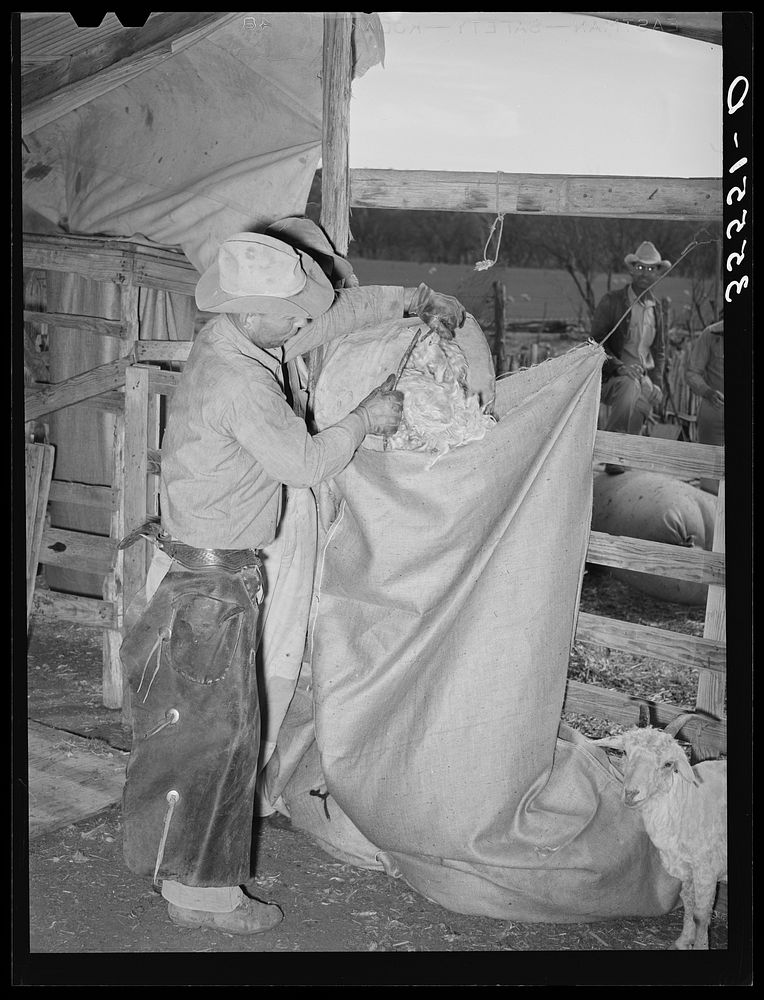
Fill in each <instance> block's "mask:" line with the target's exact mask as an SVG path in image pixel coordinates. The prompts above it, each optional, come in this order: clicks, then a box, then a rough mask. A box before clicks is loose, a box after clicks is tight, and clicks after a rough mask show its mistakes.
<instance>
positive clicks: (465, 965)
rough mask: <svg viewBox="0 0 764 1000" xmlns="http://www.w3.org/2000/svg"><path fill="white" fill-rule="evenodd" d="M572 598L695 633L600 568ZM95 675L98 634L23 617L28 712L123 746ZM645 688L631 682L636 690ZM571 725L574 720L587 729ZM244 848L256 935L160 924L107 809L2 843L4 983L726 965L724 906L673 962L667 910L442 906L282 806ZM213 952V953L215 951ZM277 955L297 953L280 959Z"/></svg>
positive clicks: (582, 659)
mask: <svg viewBox="0 0 764 1000" xmlns="http://www.w3.org/2000/svg"><path fill="white" fill-rule="evenodd" d="M582 607H583V608H585V609H586V610H594V611H596V610H597V609H598V608H599V609H600V612H601V613H605V614H614V609H615V608H616V607H621V608H622V609H623V608H628V612H629V614H631V616H632V619H633V617H634V616H635V615H637V616H638V617H640V616H641V619H642V620H646V619H647V620H649V621H651V623H657V624H659V625H661V627H667V628H681V629H682V630H685V631H688V632H692V633H693V634H702V622H703V613H702V609H687V608H681V607H680V606H675V605H662V606H658V603H657V602H652V601H650V599H643V598H641V597H639V596H638V595H635V594H634V592H632V591H628V590H627V588H626V587H625V586H624V585H623V584H620V583H619V582H618V581H615V580H612V578H610V577H608V576H607V574H596V573H593V574H591V575H590V574H587V577H586V578H585V581H584V593H583V598H582ZM616 616H617V615H616ZM623 617H627V616H626V615H624V616H623ZM656 618H657V619H658V620H657V622H656ZM607 652H608V651H599V653H598V651H597V650H596V649H595V650H594V652H593V653H592V654H589V655H588V656H587V654H584V653H582V652H581V651H580V650H579V651H574V656H573V657H572V660H571V673H572V675H575V676H578V677H580V678H584V677H585V678H586V679H589V680H591V681H592V682H594V683H600V684H603V686H615V685H614V684H612V683H611V682H612V675H613V661H612V657H609V656H608V655H606V653H607ZM621 666H622V669H621V674H622V675H627V674H628V673H629V671H628V669H627V668H625V667H623V665H621ZM640 668H641V669H642V670H643V671H645V669H646V668H645V665H644V664H640V665H637V667H636V668H635V672H634V677H637V678H638V674H639V669H640ZM608 671H610V674H608ZM100 675H101V640H100V636H99V635H98V633H96V632H94V631H93V630H90V629H85V628H82V627H80V626H77V625H73V624H65V623H60V622H57V623H44V622H35V623H33V628H32V632H31V637H30V640H29V644H28V652H27V705H28V719H29V720H32V721H34V722H36V723H40V724H42V725H44V726H46V727H51V728H52V729H53V730H56V731H59V732H60V733H61V735H62V738H65V737H66V735H67V734H77V735H78V736H82V737H86V738H87V739H88V740H91V741H92V744H91V746H92V748H93V752H94V753H99V752H100V753H103V752H106V753H108V752H109V751H110V750H122V751H126V750H129V747H130V732H129V730H128V729H127V728H125V727H123V725H122V723H121V718H120V713H119V711H112V710H108V709H105V708H104V707H103V706H102V704H101V697H100V683H101V676H100ZM649 675H650V679H651V683H652V687H653V688H657V689H658V690H659V691H660V692H662V696H663V700H667V701H674V702H675V703H677V704H681V703H682V700H683V699H687V698H688V697H690V692H691V690H692V678H686V677H685V678H681V677H679V678H678V677H677V676H676V672H673V673H671V675H670V676H669V675H665V676H658V675H656V671H655V670H654V669H653V670H649ZM627 683H628V681H627ZM631 683H633V684H639V683H643V682H642V681H640V680H639V679H637V680H632V681H631ZM655 693H656V691H654V690H650V691H645V690H642V691H641V694H642V695H643V696H644V697H649V696H654V695H655ZM688 704H689V703H688ZM572 721H573V723H574V724H576V725H578V727H579V728H581V729H582V730H583V731H587V726H589V727H592V726H596V725H597V724H598V723H597V722H596V721H595V720H588V721H587V720H572ZM599 725H600V727H601V726H602V723H601V722H600V723H599ZM605 731H607V730H605ZM588 734H589V735H598V733H596V732H589V733H588ZM255 844H256V859H255V866H254V867H255V872H256V874H255V875H254V877H253V879H252V881H251V883H250V885H249V887H248V888H249V890H250V891H251V894H252V895H254V896H255V897H257V898H259V899H265V900H270V901H274V902H276V903H278V904H279V906H280V907H281V908H282V909H283V911H284V915H285V916H284V920H283V922H282V923H281V924H279V925H278V926H277V927H276V928H274V929H273V930H272V931H270V932H268V933H266V934H263V935H257V936H254V937H251V938H246V937H236V936H233V935H228V934H221V933H219V932H215V931H211V930H207V929H202V930H193V929H185V928H178V927H175V926H174V925H173V924H172V923H170V921H169V919H168V917H167V913H166V905H165V903H164V901H163V900H162V898H161V896H160V895H158V894H157V893H156V892H154V891H153V890H152V888H151V885H150V884H149V881H148V879H146V878H143V877H140V876H136V875H133V874H132V873H131V872H130V871H129V870H128V869H127V868H126V866H125V865H124V863H123V860H122V849H121V824H120V810H119V806H118V805H114V806H112V807H110V808H108V809H106V810H104V811H103V812H101V813H99V814H98V815H95V816H92V817H91V818H89V819H87V820H83V821H81V822H78V823H75V824H73V825H70V826H66V827H65V828H63V829H59V830H56V831H54V832H52V833H48V834H46V835H43V836H41V837H39V838H37V839H35V840H33V841H32V842H31V843H30V844H28V851H27V843H26V842H25V840H24V838H23V837H21V838H18V839H17V841H16V848H15V858H14V864H15V869H16V870H17V872H19V871H21V875H20V878H19V880H18V882H17V887H16V892H15V896H14V905H13V915H14V940H15V945H16V949H15V975H14V980H15V982H16V984H17V985H24V984H32V983H40V982H41V983H48V984H51V985H61V984H66V983H70V982H72V981H75V982H81V983H87V982H91V981H94V980H95V981H96V982H100V983H102V984H105V983H111V982H115V983H116V984H127V983H140V984H155V983H156V984H176V985H185V984H197V983H203V982H206V983H209V982H214V983H222V984H233V983H241V984H273V985H277V984H284V983H292V984H301V985H306V986H315V985H318V984H333V985H350V984H360V985H369V984H378V983H391V984H398V985H409V984H420V985H424V984H431V985H435V984H450V983H453V984H466V983H473V984H485V985H488V984H505V983H506V984H511V983H524V984H525V983H527V984H535V983H572V984H587V983H601V982H605V983H615V984H625V983H641V982H645V983H657V982H666V983H672V982H679V983H694V982H699V983H712V984H715V983H726V982H728V977H729V975H730V974H731V973H730V970H729V968H728V967H727V961H726V960H728V959H729V958H730V957H731V953H730V952H729V951H728V927H727V916H726V913H717V914H715V915H714V918H713V921H712V924H711V930H710V944H711V950H710V951H709V952H708V953H707V954H702V953H697V954H695V953H690V956H689V959H688V953H677V952H669V951H667V950H666V949H668V948H669V945H670V944H671V942H672V941H673V940H674V939H675V938H676V937H677V935H678V934H679V931H680V928H681V911H680V910H675V911H674V912H672V913H671V914H669V915H667V916H665V917H660V918H650V919H632V920H615V921H607V922H598V923H591V924H520V923H515V922H511V921H504V920H496V919H493V918H485V917H475V916H469V915H464V914H459V913H455V912H452V911H450V910H446V909H444V908H443V907H441V906H440V905H438V904H436V903H432V902H430V901H429V900H427V899H426V898H424V897H423V896H422V895H420V894H419V893H418V892H415V891H414V890H412V889H411V888H410V887H409V886H408V885H407V884H406V883H405V882H404V881H403V880H400V879H399V880H395V879H392V878H389V877H388V876H387V875H385V874H383V873H379V872H370V871H366V870H362V869H357V868H354V867H352V866H350V865H347V864H340V863H338V862H337V861H335V860H334V859H333V858H332V857H330V856H329V855H327V854H325V853H324V852H323V851H322V850H321V848H319V847H318V846H316V845H315V844H314V843H313V842H312V841H311V840H310V839H309V838H308V837H307V836H306V835H304V834H303V833H302V832H300V831H298V830H295V829H292V828H291V827H290V825H289V823H288V821H286V820H285V819H283V818H282V817H279V818H278V820H277V821H275V822H274V821H273V820H264V821H262V822H261V824H260V827H259V829H258V830H257V831H256V836H255ZM27 854H28V857H27ZM27 860H28V883H27V882H26V878H27V871H26V862H27ZM27 884H28V898H27V897H26V895H25V890H26V887H27ZM646 951H649V952H651V953H652V954H651V955H650V957H649V959H647V960H646V959H645V957H644V956H643V955H640V954H639V953H643V952H646ZM552 952H554V953H556V954H555V955H554V956H552V955H547V954H545V953H552ZM222 953H225V954H226V956H227V957H226V961H225V962H224V963H220V962H219V960H218V961H217V962H215V961H214V960H213V959H214V956H216V955H219V954H222ZM281 953H297V954H299V955H301V956H302V957H301V958H299V959H297V961H294V960H292V961H290V960H285V959H283V958H281V957H279V956H280V955H281ZM502 953H511V954H502ZM540 953H544V954H540ZM562 953H573V954H572V955H571V954H562ZM592 953H598V954H597V955H594V954H592ZM603 953H613V954H610V955H607V954H603ZM659 953H660V954H659ZM250 955H252V956H255V955H256V956H257V958H256V959H254V960H252V959H249V956H250ZM393 956H395V957H393ZM690 959H691V960H690ZM720 960H721V967H720ZM664 963H667V964H664ZM659 970H661V971H659ZM239 977H241V978H239ZM656 977H657V978H656Z"/></svg>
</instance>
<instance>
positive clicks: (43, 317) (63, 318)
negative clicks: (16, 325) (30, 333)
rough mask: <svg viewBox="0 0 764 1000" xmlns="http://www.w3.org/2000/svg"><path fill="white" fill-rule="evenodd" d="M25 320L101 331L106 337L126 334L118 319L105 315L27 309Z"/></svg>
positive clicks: (84, 330)
mask: <svg viewBox="0 0 764 1000" xmlns="http://www.w3.org/2000/svg"><path fill="white" fill-rule="evenodd" d="M24 322H25V323H42V324H47V323H50V325H51V326H62V327H65V328H66V329H71V330H82V331H83V332H87V333H100V334H101V335H102V336H104V337H123V336H124V334H125V328H124V326H123V324H122V323H120V321H119V320H118V319H105V318H104V317H103V316H79V315H76V314H75V313H50V312H38V311H37V310H35V309H25V310H24Z"/></svg>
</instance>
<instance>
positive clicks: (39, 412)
mask: <svg viewBox="0 0 764 1000" xmlns="http://www.w3.org/2000/svg"><path fill="white" fill-rule="evenodd" d="M23 263H24V275H25V285H26V286H27V287H32V286H34V288H35V289H36V298H35V307H34V308H30V309H27V308H25V311H24V322H25V338H26V342H27V344H26V346H27V349H28V351H32V350H33V349H34V345H35V344H37V345H38V346H39V344H40V343H41V342H42V341H45V342H47V344H48V346H49V347H50V345H52V344H53V342H54V341H55V339H56V338H57V337H58V336H60V335H61V331H64V330H65V331H68V332H69V334H71V331H73V330H74V331H80V332H81V333H82V334H83V335H85V334H87V336H88V337H89V338H90V339H91V340H92V339H93V337H94V336H95V339H96V340H98V339H99V338H109V339H110V340H111V342H112V343H114V344H116V345H118V355H119V356H118V357H116V358H114V359H112V360H109V361H106V362H104V363H101V364H95V365H93V366H92V367H90V368H86V369H85V370H83V371H80V372H78V373H76V374H74V375H72V376H71V377H69V378H67V379H65V380H63V381H61V382H56V383H53V384H45V383H44V382H42V380H40V379H36V378H32V377H28V381H29V384H28V385H27V387H26V393H25V396H26V398H25V404H26V411H25V421H26V428H27V445H26V448H27V463H28V468H29V467H30V466H32V465H34V466H35V467H36V465H37V464H39V462H38V457H37V455H38V452H39V449H40V448H45V447H50V442H48V441H47V440H46V436H47V432H46V423H45V421H46V419H47V418H48V417H49V416H50V415H51V414H53V413H56V412H59V411H62V410H64V409H67V408H68V409H72V410H77V411H78V412H82V413H83V414H84V416H85V419H86V420H87V419H88V418H89V415H93V414H95V413H98V412H107V413H109V414H111V416H112V417H113V435H112V438H111V441H110V444H109V447H108V449H107V450H108V452H109V454H108V456H107V457H108V464H109V467H110V470H111V474H110V476H109V477H106V479H107V481H104V482H83V481H77V480H76V479H73V478H66V479H64V478H60V477H59V476H58V475H57V469H58V466H59V464H60V461H59V460H60V458H61V456H62V455H63V454H64V453H65V452H67V451H76V449H77V447H78V442H77V441H76V440H70V439H66V438H64V439H60V440H54V441H52V444H53V445H54V446H55V449H56V452H57V456H56V466H55V467H54V471H53V475H52V478H51V479H50V486H49V498H50V500H51V501H57V502H59V503H66V504H69V505H73V506H75V507H77V508H78V509H82V510H85V511H86V512H87V511H93V513H94V514H95V512H98V513H100V514H101V515H105V516H106V518H107V520H108V533H105V532H103V531H102V532H101V533H97V532H94V531H89V530H87V529H82V528H79V529H77V530H72V529H67V528H60V527H54V526H52V525H51V523H50V517H49V516H48V517H46V516H45V512H44V510H42V512H41V513H40V512H39V511H40V508H41V503H40V491H39V487H38V488H36V489H32V490H31V492H30V495H29V496H28V508H29V509H28V515H29V516H28V518H27V521H28V525H29V524H30V523H31V525H32V529H31V535H30V532H29V530H28V540H29V538H30V537H31V538H32V539H34V538H35V537H36V538H37V541H36V543H35V545H36V549H37V551H38V556H37V559H38V560H39V565H40V567H42V568H43V570H45V569H46V568H49V567H58V568H65V569H70V570H73V571H75V572H76V571H83V570H84V571H87V572H88V573H90V574H95V575H96V577H97V578H98V579H100V580H101V596H100V597H94V596H83V595H82V594H78V593H70V592H69V593H68V592H66V591H65V590H56V589H46V588H45V587H44V586H41V585H38V586H36V587H35V586H34V582H35V576H36V574H37V570H38V566H37V563H34V564H33V565H31V566H30V565H29V563H28V569H27V575H28V583H29V584H30V588H29V593H30V595H31V598H30V600H31V604H30V607H29V610H30V614H31V615H32V616H33V617H34V616H37V617H39V618H41V619H49V620H50V619H52V620H60V621H70V622H76V623H78V624H80V625H82V626H86V627H89V628H93V629H97V630H100V631H101V632H102V633H103V636H104V650H103V687H102V695H103V703H104V705H105V706H107V707H109V708H115V709H116V708H120V707H121V708H122V713H123V719H124V720H125V721H126V722H127V721H129V719H128V718H127V699H125V698H124V697H123V686H124V678H123V674H122V665H121V661H120V658H119V646H120V643H121V640H122V632H123V623H124V612H125V608H126V607H127V605H128V604H129V602H130V600H131V599H132V597H133V596H134V595H135V594H136V593H137V592H138V590H139V589H140V588H141V587H142V586H143V584H144V582H145V578H146V573H147V567H148V557H149V552H148V545H147V543H146V542H145V541H143V540H141V541H139V542H138V543H137V544H135V545H133V546H131V547H130V548H128V549H125V550H120V549H119V548H118V542H119V539H120V538H122V537H123V536H124V535H125V534H127V532H129V531H130V530H132V529H133V528H135V527H137V526H138V525H140V524H142V523H143V522H144V521H145V520H146V518H147V516H150V515H153V514H156V513H157V512H158V485H159V473H160V467H161V451H160V444H161V441H160V437H161V427H162V423H163V421H162V408H163V405H164V403H165V402H166V400H167V399H168V398H170V397H171V396H172V393H173V391H174V389H175V387H176V385H177V383H178V379H179V378H180V371H179V369H181V368H182V363H183V362H184V361H185V359H186V358H187V356H188V352H189V350H190V347H191V344H192V343H193V341H192V340H173V339H167V330H166V329H164V330H161V329H160V326H161V324H160V325H159V326H157V325H156V324H155V325H154V327H153V331H152V332H154V333H155V334H156V333H157V331H159V332H160V334H161V336H162V337H163V338H164V339H159V338H157V337H156V336H154V337H152V338H151V339H144V336H143V334H145V330H143V329H142V323H141V316H142V313H141V304H142V298H143V297H144V296H145V295H146V294H147V293H148V292H156V291H157V290H158V291H160V292H167V293H170V294H171V295H172V296H175V295H180V296H182V297H184V298H185V297H188V296H190V297H191V302H193V292H194V287H195V284H196V280H197V278H198V275H197V272H196V270H195V269H194V268H193V267H192V265H191V264H190V262H189V261H188V260H187V258H186V257H185V255H184V254H183V253H182V252H180V251H173V250H167V249H158V248H156V247H153V246H147V245H144V244H142V243H133V242H130V241H123V240H109V239H95V238H92V237H75V236H70V235H62V236H58V235H56V236H48V235H46V236H40V235H32V234H29V235H27V236H26V237H25V240H24V262H23ZM55 273H65V274H69V275H76V276H78V277H79V278H82V279H84V280H86V281H87V282H93V283H98V284H99V285H102V286H104V287H107V286H108V288H109V290H110V293H111V292H113V291H114V286H116V287H117V288H118V290H119V294H118V295H117V296H116V300H115V301H117V302H118V312H119V316H118V318H114V317H111V318H109V317H105V316H101V315H84V314H72V313H67V312H65V311H62V310H60V308H59V307H58V306H57V307H56V308H55V309H53V308H51V309H49V308H48V305H47V303H46V302H45V301H44V295H41V294H40V290H41V289H42V290H43V292H44V289H45V288H46V287H47V278H48V277H50V276H51V275H52V274H55ZM112 311H113V310H112ZM197 318H198V317H197ZM41 333H43V334H44V337H42V338H41ZM40 353H42V352H40ZM39 360H40V359H38V361H39ZM26 367H27V371H28V372H30V373H33V372H34V371H36V372H37V373H38V374H39V373H40V372H41V371H42V367H41V366H40V365H39V364H38V365H37V366H36V364H35V359H34V358H31V357H30V359H29V363H28V365H27V366H26ZM593 457H594V462H595V463H600V462H608V463H612V464H626V465H629V466H630V467H632V468H634V469H643V470H649V471H652V472H659V473H665V474H668V475H673V476H682V477H683V478H687V479H690V478H696V477H697V478H701V477H702V478H710V479H717V480H719V493H718V497H717V500H716V521H715V531H714V543H713V551H711V552H706V551H703V550H698V549H687V548H683V547H679V546H673V545H667V544H664V543H661V542H653V541H647V540H643V539H637V538H627V537H621V536H613V535H608V534H604V533H602V532H596V531H592V532H591V535H590V540H589V548H588V553H587V557H586V558H587V561H588V562H591V563H597V564H599V565H602V566H612V567H623V568H627V569H630V570H636V571H638V572H641V573H651V574H656V575H659V576H666V577H672V578H675V579H680V580H688V581H692V582H694V583H701V584H706V585H707V586H708V597H707V605H706V615H705V625H704V633H703V636H702V637H693V636H688V635H686V634H684V633H677V632H673V631H668V630H664V629H659V628H655V627H651V626H647V625H641V624H636V623H630V622H625V621H619V620H616V619H612V618H607V617H601V616H597V615H592V614H587V613H584V612H581V613H580V614H579V616H578V621H577V626H576V631H575V640H576V641H577V642H582V643H591V644H596V645H599V646H607V647H609V648H610V649H614V650H619V651H622V652H624V653H628V654H631V655H634V656H638V657H652V658H655V659H658V660H663V661H667V662H670V663H675V664H677V665H680V666H682V667H687V666H690V667H692V668H693V669H695V670H697V672H698V688H697V696H696V704H695V706H694V711H693V712H691V713H689V715H688V718H687V719H686V721H685V722H684V725H683V726H682V729H681V730H680V732H681V735H682V736H683V737H684V738H685V739H687V740H688V741H690V742H691V743H692V744H693V746H695V747H698V748H703V749H704V752H706V753H709V754H720V753H721V754H726V742H727V740H726V719H725V709H724V704H725V697H724V694H725V673H726V655H725V649H726V644H725V634H726V633H725V621H726V618H725V555H724V538H725V532H724V523H725V520H724V514H725V499H724V449H722V448H718V447H712V446H709V445H699V444H695V443H690V442H687V441H676V440H665V439H661V438H655V437H643V436H629V435H622V434H612V433H607V432H605V431H598V432H597V435H596V441H595V450H594V456H593ZM32 478H33V480H34V481H35V482H38V483H39V481H40V479H39V476H38V477H37V478H36V479H35V477H34V476H33V477H32ZM32 507H33V508H34V509H33V510H32ZM35 523H36V524H37V536H35V528H34V526H35ZM28 551H29V541H28ZM33 558H34V557H33ZM30 574H31V577H30ZM565 710H566V711H569V712H574V713H579V714H586V715H590V716H595V717H598V718H602V719H605V720H608V721H611V722H615V723H619V724H622V725H633V724H637V723H638V722H639V721H641V720H643V719H644V712H645V710H646V711H647V712H648V713H649V717H650V721H651V723H652V724H654V725H657V726H661V727H665V726H666V725H667V724H669V723H670V722H672V721H674V720H676V719H677V718H678V716H680V715H683V714H688V713H687V708H686V707H685V708H679V707H676V706H673V705H669V704H664V703H661V702H654V701H649V700H647V699H643V698H636V697H631V696H628V695H625V694H622V693H619V692H615V691H610V690H605V689H601V688H598V687H596V686H594V685H591V684H584V683H582V682H577V681H573V680H571V681H569V683H568V687H567V696H566V702H565Z"/></svg>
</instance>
